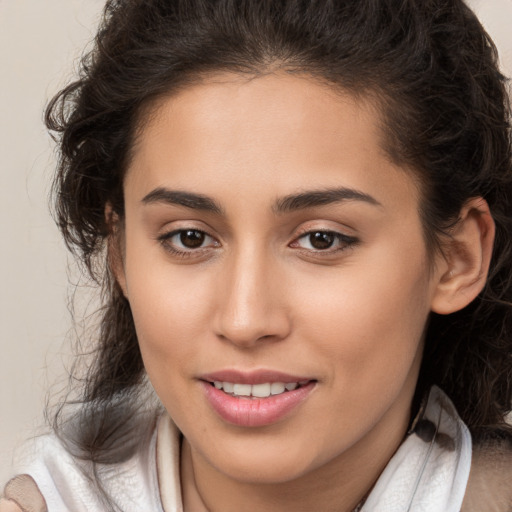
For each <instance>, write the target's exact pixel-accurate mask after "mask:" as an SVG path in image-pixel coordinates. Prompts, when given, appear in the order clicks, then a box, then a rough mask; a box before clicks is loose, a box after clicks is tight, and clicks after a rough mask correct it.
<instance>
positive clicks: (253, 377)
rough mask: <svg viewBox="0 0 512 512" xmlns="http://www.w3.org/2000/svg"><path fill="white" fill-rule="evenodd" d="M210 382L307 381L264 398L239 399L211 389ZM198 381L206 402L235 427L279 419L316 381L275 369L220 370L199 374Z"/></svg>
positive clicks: (295, 407) (308, 393)
mask: <svg viewBox="0 0 512 512" xmlns="http://www.w3.org/2000/svg"><path fill="white" fill-rule="evenodd" d="M214 381H221V382H222V381H223V382H232V383H234V384H263V383H266V382H271V383H272V382H283V383H289V382H307V383H306V384H304V385H301V386H300V387H298V388H297V389H294V390H292V391H285V392H284V393H281V394H279V395H271V396H269V397H266V398H239V397H234V396H232V395H228V394H227V393H225V392H224V391H222V390H220V389H217V388H215V387H214V386H213V385H212V383H213V382H214ZM200 384H201V386H202V389H203V392H204V396H205V398H206V400H207V402H208V403H209V404H210V406H211V407H212V409H213V410H214V411H215V412H216V413H217V414H218V415H219V416H220V417H221V418H222V419H223V420H224V421H225V422H227V423H230V424H232V425H236V426H239V427H264V426H268V425H272V424H274V423H277V422H279V421H280V420H282V419H284V418H285V417H286V416H288V415H290V414H291V413H292V412H293V411H294V410H296V409H297V408H298V407H299V406H300V405H301V404H302V403H303V402H304V401H305V400H307V398H308V397H309V396H310V394H311V392H312V391H313V389H314V388H315V387H316V384H317V381H316V380H315V379H311V378H308V377H304V376H294V375H289V374H285V373H281V372H276V371H267V370H264V371H261V370H260V371H255V372H240V371H237V370H222V371H219V372H214V373H210V374H207V375H204V376H202V377H201V378H200Z"/></svg>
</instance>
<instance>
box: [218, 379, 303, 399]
mask: <svg viewBox="0 0 512 512" xmlns="http://www.w3.org/2000/svg"><path fill="white" fill-rule="evenodd" d="M308 382H309V381H307V380H305V381H301V382H287V383H286V384H285V383H284V382H264V383H263V384H253V385H251V384H234V383H232V382H220V381H217V380H216V381H214V383H213V385H214V386H215V387H216V388H217V389H222V390H224V392H225V393H227V394H230V395H233V396H241V397H251V396H252V397H255V398H268V397H269V396H271V395H280V394H281V393H284V392H285V391H293V390H294V389H297V388H298V387H299V386H301V385H305V384H307V383H308Z"/></svg>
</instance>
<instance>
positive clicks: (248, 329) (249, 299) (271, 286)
mask: <svg viewBox="0 0 512 512" xmlns="http://www.w3.org/2000/svg"><path fill="white" fill-rule="evenodd" d="M248 252H249V251H246V252H245V253H244V254H240V255H239V256H237V257H235V258H233V260H232V261H229V262H226V264H225V270H224V271H223V272H222V275H219V278H220V279H219V281H220V285H219V289H218V295H217V299H218V303H217V307H216V312H215V321H214V324H215V325H214V328H215V331H216V335H217V336H218V337H220V338H221V339H224V340H227V341H229V342H230V343H232V344H234V345H237V346H239V347H242V348H250V347H253V346H255V345H258V344H259V343H261V342H262V341H264V340H267V341H278V340H282V339H284V338H286V337H287V336H288V334H289V333H290V328H291V318H290V314H289V311H288V309H287V307H286V300H285V297H286V289H285V286H284V283H283V280H282V279H281V276H282V273H281V272H279V269H278V268H277V267H278V266H277V264H276V263H275V262H272V261H269V260H270V258H268V257H267V258H265V257H264V256H260V257H258V256H257V255H256V253H255V252H254V251H252V252H251V253H250V254H248Z"/></svg>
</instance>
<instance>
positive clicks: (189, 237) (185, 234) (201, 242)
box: [158, 229, 219, 254]
mask: <svg viewBox="0 0 512 512" xmlns="http://www.w3.org/2000/svg"><path fill="white" fill-rule="evenodd" d="M158 240H159V241H160V243H161V244H162V245H163V246H164V248H165V249H166V250H168V251H170V252H173V253H182V254H185V253H190V254H192V253H195V252H197V251H198V250H199V249H207V248H210V247H218V246H219V242H217V240H215V238H213V237H211V236H210V235H208V233H205V232H204V231H201V230H199V229H177V230H176V231H172V232H170V233H166V234H164V235H161V236H160V237H158Z"/></svg>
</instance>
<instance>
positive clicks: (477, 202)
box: [431, 197, 495, 315]
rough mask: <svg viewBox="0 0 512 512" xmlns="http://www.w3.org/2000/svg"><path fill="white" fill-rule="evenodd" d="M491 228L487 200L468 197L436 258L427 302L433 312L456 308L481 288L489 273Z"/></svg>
mask: <svg viewBox="0 0 512 512" xmlns="http://www.w3.org/2000/svg"><path fill="white" fill-rule="evenodd" d="M494 231H495V228H494V220H493V218H492V216H491V212H490V210H489V205H488V204H487V202H486V201H485V200H484V199H482V198H481V197H478V198H474V199H471V200H469V201H468V202H467V203H466V204H465V205H464V207H463V208H462V210H461V212H460V215H459V220H458V222H457V224H456V225H455V226H454V227H453V228H452V230H451V231H450V234H449V236H448V237H447V240H446V241H444V242H443V245H442V254H440V255H439V256H438V258H437V261H436V264H437V266H436V268H437V272H438V274H439V275H438V277H437V278H436V279H437V284H436V288H435V291H434V296H433V298H432V303H431V309H432V311H433V312H434V313H439V314H441V315H447V314H450V313H454V312H455V311H459V310H461V309H463V308H464V307H466V306H467V305H468V304H469V303H470V302H472V301H473V299H475V298H476V297H477V295H478V294H479V293H480V292H481V291H482V289H483V288H484V286H485V283H486V281H487V274H488V272H489V265H490V262H491V256H492V248H493V244H494Z"/></svg>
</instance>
